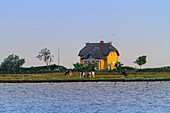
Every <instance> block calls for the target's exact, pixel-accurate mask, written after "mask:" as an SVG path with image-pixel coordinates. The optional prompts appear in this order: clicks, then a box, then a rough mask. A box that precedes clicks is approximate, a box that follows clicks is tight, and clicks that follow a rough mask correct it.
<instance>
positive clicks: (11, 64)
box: [1, 54, 25, 71]
mask: <svg viewBox="0 0 170 113" xmlns="http://www.w3.org/2000/svg"><path fill="white" fill-rule="evenodd" d="M24 63H25V59H19V56H17V55H14V54H12V55H9V56H8V57H7V58H5V59H4V61H3V62H2V63H1V69H2V70H4V71H15V70H18V69H20V67H21V66H22V65H23V64H24Z"/></svg>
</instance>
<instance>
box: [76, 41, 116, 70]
mask: <svg viewBox="0 0 170 113" xmlns="http://www.w3.org/2000/svg"><path fill="white" fill-rule="evenodd" d="M78 56H79V57H80V63H83V64H84V65H87V63H88V62H93V63H95V62H97V63H98V67H96V68H97V69H98V70H112V69H114V68H115V63H117V62H118V56H119V52H118V50H117V49H116V48H115V47H113V46H112V43H110V42H109V43H104V41H100V43H86V46H85V47H84V48H83V49H81V50H80V52H79V54H78Z"/></svg>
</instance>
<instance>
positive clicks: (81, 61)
mask: <svg viewBox="0 0 170 113" xmlns="http://www.w3.org/2000/svg"><path fill="white" fill-rule="evenodd" d="M81 58H82V56H80V63H81V64H82V63H83V60H81Z"/></svg>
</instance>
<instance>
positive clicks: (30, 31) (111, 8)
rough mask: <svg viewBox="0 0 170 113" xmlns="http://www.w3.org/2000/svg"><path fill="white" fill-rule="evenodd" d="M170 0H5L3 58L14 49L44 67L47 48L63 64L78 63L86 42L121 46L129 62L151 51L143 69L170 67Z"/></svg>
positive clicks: (0, 4) (0, 32)
mask: <svg viewBox="0 0 170 113" xmlns="http://www.w3.org/2000/svg"><path fill="white" fill-rule="evenodd" d="M169 4H170V1H169V0H164V1H161V0H150V1H148V0H139V1H136V0H128V1H123V2H122V1H116V0H106V1H101V0H93V1H91V0H82V1H75V0H70V1H66V0H62V1H57V0H51V1H45V0H36V1H34V0H24V1H22V0H15V1H10V0H4V1H0V9H1V10H0V17H1V18H0V25H1V26H0V47H1V49H0V63H1V62H2V61H3V60H4V59H5V58H7V57H8V56H9V55H11V54H16V55H18V56H19V57H20V58H25V61H26V63H25V64H24V65H23V67H31V66H34V67H36V66H44V65H45V63H44V62H42V61H40V60H39V59H37V58H36V56H37V55H38V52H40V51H41V50H42V49H44V48H47V49H49V50H50V52H51V55H54V62H52V63H51V64H56V65H58V48H60V65H62V66H65V67H66V68H72V67H73V64H74V63H76V62H79V57H78V53H79V51H80V50H81V49H82V48H83V47H84V46H85V43H87V42H89V43H99V42H100V41H104V42H105V43H107V42H109V41H112V45H113V46H114V47H115V48H116V49H117V50H118V51H119V53H120V56H119V60H118V61H120V62H122V63H123V64H124V66H131V67H136V68H139V66H138V65H137V64H134V63H133V61H135V60H136V59H137V58H138V57H139V56H142V55H146V56H147V63H146V64H145V65H143V66H142V68H151V67H164V66H170V60H169V59H170V44H169V42H170V32H169V30H170V22H169V20H170V13H169V12H170V7H169Z"/></svg>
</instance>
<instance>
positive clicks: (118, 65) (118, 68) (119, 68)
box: [115, 62, 123, 71]
mask: <svg viewBox="0 0 170 113" xmlns="http://www.w3.org/2000/svg"><path fill="white" fill-rule="evenodd" d="M122 66H123V64H122V63H121V62H117V63H116V64H115V67H116V69H117V71H121V69H122Z"/></svg>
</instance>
